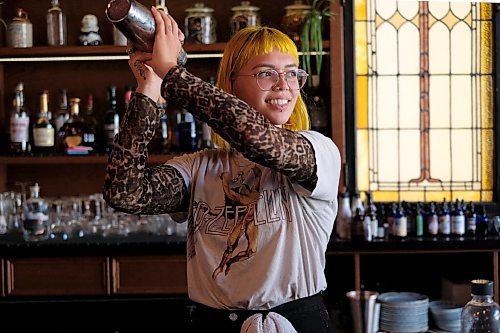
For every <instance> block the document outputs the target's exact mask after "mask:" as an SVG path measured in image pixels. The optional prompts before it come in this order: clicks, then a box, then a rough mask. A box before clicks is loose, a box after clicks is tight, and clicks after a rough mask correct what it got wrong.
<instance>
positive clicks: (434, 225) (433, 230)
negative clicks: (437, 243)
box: [427, 215, 439, 235]
mask: <svg viewBox="0 0 500 333" xmlns="http://www.w3.org/2000/svg"><path fill="white" fill-rule="evenodd" d="M438 228H439V222H438V218H437V216H436V215H432V216H430V217H429V219H428V220H427V231H428V232H429V235H437V234H438V231H439V229H438Z"/></svg>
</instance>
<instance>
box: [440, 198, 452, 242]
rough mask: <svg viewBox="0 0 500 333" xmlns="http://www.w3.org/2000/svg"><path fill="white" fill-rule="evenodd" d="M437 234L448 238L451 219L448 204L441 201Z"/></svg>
mask: <svg viewBox="0 0 500 333" xmlns="http://www.w3.org/2000/svg"><path fill="white" fill-rule="evenodd" d="M438 223H439V234H440V235H441V236H442V237H448V236H450V233H451V218H450V211H449V210H448V203H447V202H446V201H445V200H444V199H443V203H442V204H441V205H440V206H439V209H438Z"/></svg>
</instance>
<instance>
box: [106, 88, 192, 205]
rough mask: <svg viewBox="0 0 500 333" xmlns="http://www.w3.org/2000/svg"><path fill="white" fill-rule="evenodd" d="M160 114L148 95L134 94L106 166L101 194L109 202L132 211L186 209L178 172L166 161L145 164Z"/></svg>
mask: <svg viewBox="0 0 500 333" xmlns="http://www.w3.org/2000/svg"><path fill="white" fill-rule="evenodd" d="M160 117H161V110H160V109H159V108H158V107H157V105H156V103H155V102H154V101H153V100H152V99H150V98H149V97H147V96H145V95H143V94H140V93H135V94H134V96H133V97H132V100H131V102H130V106H129V108H128V110H127V112H126V113H125V115H124V117H123V121H122V123H121V127H120V132H119V134H118V135H117V137H116V138H115V144H114V147H113V151H112V152H111V155H110V156H109V160H108V165H107V167H106V179H105V182H104V198H105V199H106V201H107V202H108V204H109V205H110V206H112V207H114V208H116V209H118V210H121V211H125V212H127V213H132V214H162V213H169V212H175V211H183V210H184V211H185V210H187V200H188V199H187V198H188V191H187V188H186V185H185V183H184V180H183V178H182V176H181V175H180V173H179V172H178V171H177V170H176V169H175V168H173V167H171V166H168V165H160V166H154V167H147V166H146V160H147V158H148V152H147V149H146V146H147V144H148V143H149V141H151V139H152V137H153V135H154V129H155V128H157V126H158V123H159V121H160Z"/></svg>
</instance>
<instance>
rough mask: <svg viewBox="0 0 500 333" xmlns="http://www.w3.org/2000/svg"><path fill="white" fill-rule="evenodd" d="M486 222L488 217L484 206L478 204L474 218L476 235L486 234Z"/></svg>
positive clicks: (487, 222)
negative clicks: (475, 217)
mask: <svg viewBox="0 0 500 333" xmlns="http://www.w3.org/2000/svg"><path fill="white" fill-rule="evenodd" d="M488 224H489V219H488V215H486V207H485V206H484V205H480V206H479V212H478V214H477V219H476V236H477V237H486V236H488Z"/></svg>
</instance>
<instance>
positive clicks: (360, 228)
mask: <svg viewBox="0 0 500 333" xmlns="http://www.w3.org/2000/svg"><path fill="white" fill-rule="evenodd" d="M365 231H366V228H365V215H364V214H363V212H362V211H361V209H360V208H356V210H355V212H354V216H353V218H352V224H351V240H352V241H353V242H356V241H364V240H366V238H365ZM370 239H371V236H370Z"/></svg>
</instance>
